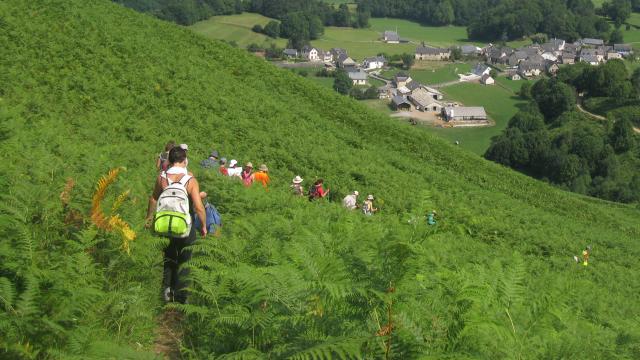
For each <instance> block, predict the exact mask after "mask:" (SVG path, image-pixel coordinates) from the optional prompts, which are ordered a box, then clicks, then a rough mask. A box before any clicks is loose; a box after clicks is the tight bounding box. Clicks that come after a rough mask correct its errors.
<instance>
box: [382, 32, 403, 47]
mask: <svg viewBox="0 0 640 360" xmlns="http://www.w3.org/2000/svg"><path fill="white" fill-rule="evenodd" d="M382 40H383V41H384V42H386V43H387V44H399V43H400V35H398V33H397V32H395V31H391V30H387V31H385V32H384V33H382Z"/></svg>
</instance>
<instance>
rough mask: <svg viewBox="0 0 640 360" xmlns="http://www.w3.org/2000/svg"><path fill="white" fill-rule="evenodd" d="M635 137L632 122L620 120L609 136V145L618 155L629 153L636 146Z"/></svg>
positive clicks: (614, 125)
mask: <svg viewBox="0 0 640 360" xmlns="http://www.w3.org/2000/svg"><path fill="white" fill-rule="evenodd" d="M634 136H635V135H634V133H633V126H632V125H631V122H630V121H629V120H627V119H620V120H617V121H616V122H615V123H614V124H613V128H612V129H611V133H610V134H609V143H610V144H611V146H613V149H614V150H615V151H616V153H623V152H627V151H629V150H631V149H632V148H633V146H634V145H635V138H634Z"/></svg>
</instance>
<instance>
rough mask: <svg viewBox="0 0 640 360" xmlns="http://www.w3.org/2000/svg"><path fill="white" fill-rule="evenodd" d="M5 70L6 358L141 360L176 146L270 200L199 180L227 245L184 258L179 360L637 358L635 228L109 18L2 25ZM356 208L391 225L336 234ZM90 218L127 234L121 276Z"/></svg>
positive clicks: (2, 14) (28, 15) (95, 5)
mask: <svg viewBox="0 0 640 360" xmlns="http://www.w3.org/2000/svg"><path fill="white" fill-rule="evenodd" d="M0 46H1V47H2V49H3V55H6V56H2V57H0V69H2V71H1V72H0V80H1V81H0V97H1V98H0V119H2V121H1V122H0V125H1V126H0V149H2V151H3V153H4V154H5V158H6V159H5V162H4V169H3V176H2V177H1V178H0V184H2V188H3V189H4V191H3V193H2V195H1V196H2V201H1V202H0V233H1V235H2V238H3V241H2V242H0V333H1V334H2V336H0V357H1V358H9V359H13V358H38V359H48V358H64V359H73V358H76V359H87V358H117V359H123V358H136V359H140V358H145V357H149V358H150V357H152V356H151V355H149V356H146V355H147V354H148V353H149V352H150V349H151V346H152V343H153V336H154V333H153V329H154V327H155V324H154V317H155V316H156V315H157V314H158V313H160V312H162V311H163V307H162V304H161V303H160V297H159V284H160V276H161V269H162V266H161V249H162V247H163V246H164V245H165V244H166V240H164V239H161V238H157V237H154V236H153V235H151V234H149V233H148V232H146V231H145V230H144V229H143V218H144V215H145V207H146V199H147V196H148V195H149V192H150V186H151V184H152V182H153V178H154V176H155V174H156V173H155V170H154V164H153V162H154V158H155V154H157V153H158V152H159V151H160V148H161V146H162V145H163V144H164V142H165V141H166V140H167V139H169V138H174V139H176V140H178V141H179V142H186V143H188V144H189V145H190V150H189V156H190V158H191V160H192V163H197V160H199V159H200V158H202V157H204V156H205V154H206V153H207V151H209V150H210V149H211V147H215V148H217V149H218V150H220V151H221V152H222V153H223V154H224V155H226V156H227V157H237V158H238V159H240V160H253V161H254V163H255V162H258V163H260V162H266V163H267V164H268V165H269V168H270V169H271V173H272V178H273V179H274V182H273V184H272V186H271V188H270V191H269V192H265V191H264V190H263V189H261V188H260V187H255V188H250V189H246V188H244V187H243V186H242V185H240V184H239V183H235V182H230V181H227V179H224V178H221V177H218V176H216V175H215V174H208V173H204V172H202V171H198V170H199V169H197V168H195V167H192V170H194V171H196V175H197V176H198V177H199V178H200V180H201V184H202V187H203V188H204V189H205V190H207V191H208V192H209V193H210V197H211V200H212V201H213V202H214V203H215V204H216V205H217V206H218V209H219V210H220V211H221V213H222V215H223V217H224V220H225V227H224V229H223V232H222V236H221V237H220V238H215V237H212V238H207V239H205V240H199V241H198V244H197V245H196V249H195V250H196V256H195V257H194V259H193V261H192V263H191V267H192V269H193V272H192V280H193V286H192V296H191V299H190V303H189V304H188V305H184V306H179V307H177V308H178V309H179V310H181V311H182V312H184V314H185V317H184V320H183V325H184V326H185V327H186V329H187V333H186V334H185V338H184V341H183V342H182V344H183V347H184V348H183V349H182V350H183V353H184V356H185V357H186V358H214V357H221V356H222V355H228V356H229V358H232V357H235V358H294V359H304V358H314V359H319V358H326V359H329V358H334V359H335V358H349V357H350V358H382V357H385V356H386V357H388V358H390V359H425V358H439V359H442V358H451V359H453V358H455V359H465V358H467V359H471V358H517V359H525V358H527V359H539V358H548V359H557V358H573V357H575V356H576V354H584V355H585V356H586V357H591V358H607V359H633V358H638V357H639V356H640V347H639V346H638V344H639V343H640V327H639V325H638V323H637V321H635V317H636V314H637V309H638V306H639V305H640V304H639V303H638V300H637V296H636V295H637V289H638V287H640V276H639V274H638V269H637V266H636V265H637V259H638V258H639V257H640V250H639V247H638V244H637V238H638V236H640V228H639V226H638V222H637V219H638V216H639V211H638V209H637V208H633V207H630V206H626V205H622V204H613V203H608V202H605V201H600V200H597V199H592V198H586V197H583V196H579V195H576V194H570V193H566V192H563V191H560V190H558V189H556V188H553V187H550V186H548V185H546V184H544V183H542V182H538V181H535V180H533V179H531V178H529V177H526V176H523V175H521V174H518V173H516V172H513V171H511V170H509V169H506V168H504V167H502V166H498V165H496V164H493V163H491V162H488V161H485V160H482V159H480V158H478V157H477V156H475V155H472V154H469V153H466V152H463V151H461V150H460V149H457V148H455V147H454V146H453V145H450V144H448V143H445V142H443V141H441V140H439V139H437V138H434V137H432V136H429V135H427V134H424V133H422V132H416V131H415V129H414V128H411V127H409V126H404V125H401V124H398V123H396V122H393V121H390V120H389V119H388V118H386V117H385V116H383V115H379V114H376V113H373V112H370V111H368V110H367V109H366V108H364V107H363V106H361V105H359V104H358V103H357V102H355V101H353V100H352V99H349V98H348V97H344V96H339V95H337V94H335V93H334V92H333V91H331V90H328V89H326V90H325V89H323V88H321V87H319V86H317V85H315V84H313V83H311V82H310V81H308V80H305V79H303V78H301V77H299V76H297V75H295V74H292V73H290V72H288V71H284V70H278V69H276V68H275V67H273V66H271V65H270V64H268V63H266V62H264V61H263V60H260V59H258V58H256V57H254V56H252V55H249V54H247V53H246V52H245V51H242V50H238V49H234V48H231V47H230V46H228V45H226V44H224V43H221V42H211V41H209V40H207V39H204V38H202V37H200V36H199V35H196V34H193V33H192V32H190V31H189V30H187V29H180V28H177V27H175V26H174V25H173V24H169V23H166V22H161V21H157V20H155V19H153V18H150V17H145V16H141V15H139V14H137V13H135V12H133V11H130V10H127V9H125V8H123V7H120V6H117V5H114V4H113V3H111V2H109V1H106V0H103V1H99V0H40V1H22V0H7V1H2V2H0ZM120 166H123V167H125V168H126V171H124V170H122V171H120V173H119V175H118V178H117V181H115V182H113V183H112V184H111V185H110V186H109V187H105V185H106V184H108V183H109V182H107V183H105V182H101V186H100V187H99V190H100V191H98V192H97V193H96V191H95V189H94V187H95V184H96V183H97V181H98V179H99V178H100V177H101V176H103V175H105V174H106V173H107V172H108V170H109V169H112V168H117V167H120ZM114 174H116V175H117V174H118V173H116V172H114V173H112V176H110V177H108V178H107V179H110V180H114V179H115V177H114ZM296 174H300V175H302V176H303V177H304V178H305V179H306V180H305V184H308V183H310V182H311V181H313V179H314V178H315V177H319V176H322V177H324V178H325V183H326V184H327V185H328V186H329V187H330V188H331V189H332V191H331V194H333V195H332V198H331V199H329V201H324V202H314V203H310V202H308V201H307V200H306V199H294V198H292V196H291V195H290V193H289V189H288V183H289V180H290V179H291V178H292V177H293V176H294V175H296ZM353 189H358V190H360V192H361V193H364V194H366V193H374V194H375V195H376V198H377V200H376V202H377V206H378V207H380V208H381V209H382V211H381V213H380V214H378V215H376V216H373V217H364V216H361V214H359V213H348V212H346V211H345V210H344V209H343V208H342V207H341V206H340V204H339V200H340V199H341V197H342V196H343V195H344V194H346V193H347V192H349V191H351V190H353ZM127 190H130V192H128V193H126V192H125V191H127ZM123 192H124V194H128V195H122V196H118V194H121V193H123ZM94 194H96V195H97V196H94ZM92 198H93V200H92ZM97 203H99V204H98V205H101V206H100V207H96V206H94V205H96V204H97ZM96 208H102V209H104V211H105V212H106V213H107V215H109V219H111V220H113V221H111V220H109V222H108V224H107V225H109V224H111V223H112V222H113V224H121V222H127V223H129V224H130V225H131V228H132V229H133V231H135V232H136V233H137V237H136V238H135V240H133V241H132V242H131V243H130V244H129V245H130V253H129V254H127V252H126V251H124V250H122V249H121V246H122V245H123V235H126V233H125V232H124V231H123V234H120V233H118V232H115V231H112V230H109V226H105V223H104V218H103V219H102V220H101V219H100V217H99V216H90V214H95V213H94V212H92V209H93V210H95V209H96ZM432 208H434V209H437V210H438V213H439V214H440V218H439V224H438V225H437V226H433V227H427V226H426V225H425V224H424V220H423V215H424V213H425V211H426V210H430V209H432ZM115 214H117V217H116V215H115ZM117 219H120V222H117V221H115V220H117ZM97 224H102V225H100V226H98V225H97ZM121 228H124V227H122V226H121ZM129 235H130V234H129ZM587 244H591V245H592V246H593V254H592V257H591V259H592V261H591V264H590V265H589V266H588V267H583V266H577V265H576V264H575V263H574V262H573V260H572V259H571V256H572V255H573V254H576V253H578V252H579V251H580V250H581V248H583V247H584V246H585V245H587Z"/></svg>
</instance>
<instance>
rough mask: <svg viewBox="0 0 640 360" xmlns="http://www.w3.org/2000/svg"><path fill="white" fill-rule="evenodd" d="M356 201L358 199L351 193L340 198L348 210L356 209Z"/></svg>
mask: <svg viewBox="0 0 640 360" xmlns="http://www.w3.org/2000/svg"><path fill="white" fill-rule="evenodd" d="M357 203H358V200H357V199H356V196H355V195H353V194H351V195H347V196H345V197H344V199H342V205H344V207H346V208H347V209H349V210H355V209H356V207H357V206H356V204H357Z"/></svg>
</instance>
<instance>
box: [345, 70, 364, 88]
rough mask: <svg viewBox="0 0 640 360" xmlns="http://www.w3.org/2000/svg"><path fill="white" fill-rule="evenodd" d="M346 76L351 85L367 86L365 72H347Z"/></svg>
mask: <svg viewBox="0 0 640 360" xmlns="http://www.w3.org/2000/svg"><path fill="white" fill-rule="evenodd" d="M347 74H348V75H349V79H351V81H352V82H353V85H367V78H368V76H367V73H366V72H364V71H362V70H358V71H351V72H348V73H347Z"/></svg>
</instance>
